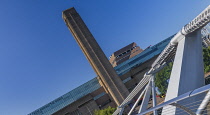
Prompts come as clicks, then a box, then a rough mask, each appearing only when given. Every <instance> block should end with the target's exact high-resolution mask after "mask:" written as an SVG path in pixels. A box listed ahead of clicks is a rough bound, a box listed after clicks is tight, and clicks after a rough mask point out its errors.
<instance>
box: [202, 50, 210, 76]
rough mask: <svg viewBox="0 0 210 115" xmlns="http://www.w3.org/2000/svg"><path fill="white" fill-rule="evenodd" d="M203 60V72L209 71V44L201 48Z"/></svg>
mask: <svg viewBox="0 0 210 115" xmlns="http://www.w3.org/2000/svg"><path fill="white" fill-rule="evenodd" d="M203 61H204V71H205V73H207V72H210V46H209V47H208V48H204V49H203Z"/></svg>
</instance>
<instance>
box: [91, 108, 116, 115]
mask: <svg viewBox="0 0 210 115" xmlns="http://www.w3.org/2000/svg"><path fill="white" fill-rule="evenodd" d="M115 110H116V108H112V107H110V106H109V107H107V108H105V109H101V110H95V112H94V115H112V114H113V113H114V112H115Z"/></svg>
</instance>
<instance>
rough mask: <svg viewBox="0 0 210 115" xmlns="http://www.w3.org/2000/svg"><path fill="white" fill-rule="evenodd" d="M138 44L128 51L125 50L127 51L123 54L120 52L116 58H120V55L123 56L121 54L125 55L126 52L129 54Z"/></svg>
mask: <svg viewBox="0 0 210 115" xmlns="http://www.w3.org/2000/svg"><path fill="white" fill-rule="evenodd" d="M136 47H137V46H134V47H132V48H131V49H129V50H127V51H125V52H123V53H121V54H119V55H118V56H116V58H119V57H121V56H123V55H125V54H127V53H129V52H131V51H132V50H133V49H135V48H136Z"/></svg>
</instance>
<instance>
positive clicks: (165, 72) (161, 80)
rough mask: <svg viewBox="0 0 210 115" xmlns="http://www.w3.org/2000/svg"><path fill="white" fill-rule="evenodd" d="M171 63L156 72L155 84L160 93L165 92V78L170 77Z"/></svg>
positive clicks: (166, 84)
mask: <svg viewBox="0 0 210 115" xmlns="http://www.w3.org/2000/svg"><path fill="white" fill-rule="evenodd" d="M172 66H173V63H169V64H168V65H167V66H165V67H164V68H163V69H162V70H161V71H160V72H158V73H157V74H156V77H155V85H156V86H157V87H158V88H159V90H160V92H161V93H162V94H165V93H166V90H167V87H168V83H167V80H168V79H169V78H170V75H171V70H172Z"/></svg>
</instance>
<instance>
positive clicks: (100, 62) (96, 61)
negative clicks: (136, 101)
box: [62, 8, 129, 105]
mask: <svg viewBox="0 0 210 115" xmlns="http://www.w3.org/2000/svg"><path fill="white" fill-rule="evenodd" d="M62 17H63V19H64V21H65V23H66V25H67V27H68V28H69V30H70V31H71V33H72V35H73V36H74V38H75V40H76V41H77V43H78V44H79V46H80V48H81V49H82V51H83V53H84V54H85V56H86V58H87V59H88V61H89V62H90V64H91V66H92V67H93V69H94V71H95V72H96V74H97V75H98V76H99V79H100V80H99V81H100V82H101V84H102V86H103V87H104V89H105V90H106V91H107V92H108V93H109V94H110V95H111V97H112V98H113V100H114V101H115V103H116V104H117V105H120V104H121V103H122V102H123V100H124V99H125V98H126V97H127V95H128V94H129V92H128V90H127V88H126V87H125V85H124V84H123V83H122V81H121V80H120V78H119V76H118V75H117V73H116V72H115V70H114V68H113V67H112V65H111V64H110V62H109V61H108V59H107V57H106V56H105V54H104V53H103V51H102V49H101V48H100V46H99V45H98V43H97V42H96V40H95V38H94V37H93V35H92V34H91V32H90V31H89V29H88V28H87V26H86V25H85V23H84V22H83V20H82V18H81V17H80V15H79V14H78V13H77V12H76V10H75V9H74V8H70V9H67V10H65V11H63V16H62Z"/></svg>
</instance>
